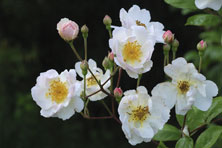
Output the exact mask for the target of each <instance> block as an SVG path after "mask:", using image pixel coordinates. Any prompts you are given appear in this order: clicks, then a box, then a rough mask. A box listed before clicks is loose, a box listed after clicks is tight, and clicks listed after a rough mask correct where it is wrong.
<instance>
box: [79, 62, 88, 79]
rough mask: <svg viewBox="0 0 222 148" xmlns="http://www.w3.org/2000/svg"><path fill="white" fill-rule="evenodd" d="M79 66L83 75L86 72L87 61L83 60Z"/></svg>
mask: <svg viewBox="0 0 222 148" xmlns="http://www.w3.org/2000/svg"><path fill="white" fill-rule="evenodd" d="M80 68H81V69H82V74H83V75H84V76H85V75H86V74H87V69H88V63H87V62H86V61H85V60H84V61H82V63H81V64H80Z"/></svg>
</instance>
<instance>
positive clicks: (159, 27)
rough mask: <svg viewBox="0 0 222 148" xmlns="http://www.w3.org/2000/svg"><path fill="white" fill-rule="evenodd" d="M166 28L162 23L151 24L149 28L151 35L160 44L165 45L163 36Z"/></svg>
mask: <svg viewBox="0 0 222 148" xmlns="http://www.w3.org/2000/svg"><path fill="white" fill-rule="evenodd" d="M163 29H164V26H163V24H161V23H160V22H150V23H149V25H148V26H147V30H148V32H149V35H151V36H153V38H155V40H156V41H157V42H158V43H164V40H163V34H164V30H163Z"/></svg>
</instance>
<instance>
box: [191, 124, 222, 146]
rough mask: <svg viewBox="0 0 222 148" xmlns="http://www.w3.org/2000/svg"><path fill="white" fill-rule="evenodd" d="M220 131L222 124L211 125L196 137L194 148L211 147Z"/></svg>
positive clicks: (221, 131)
mask: <svg viewBox="0 0 222 148" xmlns="http://www.w3.org/2000/svg"><path fill="white" fill-rule="evenodd" d="M221 133H222V126H216V125H212V126H210V127H209V128H208V129H207V130H205V131H204V132H203V133H201V134H200V136H199V137H198V138H197V141H196V145H195V148H211V147H212V146H213V145H214V144H215V143H216V141H217V139H218V138H219V136H220V135H221Z"/></svg>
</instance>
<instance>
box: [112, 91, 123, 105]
mask: <svg viewBox="0 0 222 148" xmlns="http://www.w3.org/2000/svg"><path fill="white" fill-rule="evenodd" d="M114 96H115V98H116V101H117V102H120V100H121V98H122V96H123V91H122V89H121V88H115V89H114Z"/></svg>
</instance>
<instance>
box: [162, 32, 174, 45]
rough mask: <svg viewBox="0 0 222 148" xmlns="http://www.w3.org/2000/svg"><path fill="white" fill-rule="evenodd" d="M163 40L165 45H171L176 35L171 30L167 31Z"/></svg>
mask: <svg viewBox="0 0 222 148" xmlns="http://www.w3.org/2000/svg"><path fill="white" fill-rule="evenodd" d="M163 39H164V42H165V43H168V44H171V43H172V42H173V40H174V34H173V33H172V32H171V31H170V30H167V31H166V32H165V33H164V34H163Z"/></svg>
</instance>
